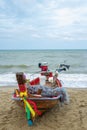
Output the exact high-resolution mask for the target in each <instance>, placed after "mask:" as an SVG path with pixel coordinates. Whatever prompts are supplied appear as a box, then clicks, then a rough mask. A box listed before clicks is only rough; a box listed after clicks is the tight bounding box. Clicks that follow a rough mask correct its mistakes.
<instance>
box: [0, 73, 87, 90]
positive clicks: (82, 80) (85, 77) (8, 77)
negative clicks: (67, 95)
mask: <svg viewBox="0 0 87 130" xmlns="http://www.w3.org/2000/svg"><path fill="white" fill-rule="evenodd" d="M25 75H26V78H27V79H30V80H32V79H34V78H35V77H38V76H39V77H40V74H32V73H25ZM40 78H41V83H44V82H45V77H43V76H42V77H40ZM59 79H60V80H61V81H62V83H63V86H64V87H67V88H87V74H60V75H59ZM9 85H10V86H15V85H17V81H16V76H15V73H6V74H0V86H9Z"/></svg>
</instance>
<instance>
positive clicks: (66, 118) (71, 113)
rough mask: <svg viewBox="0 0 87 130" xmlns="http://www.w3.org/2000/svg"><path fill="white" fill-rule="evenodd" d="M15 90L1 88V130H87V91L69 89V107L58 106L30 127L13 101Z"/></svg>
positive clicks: (22, 112) (23, 113)
mask: <svg viewBox="0 0 87 130" xmlns="http://www.w3.org/2000/svg"><path fill="white" fill-rule="evenodd" d="M13 90H14V88H6V87H5V88H0V130H30V129H32V130H87V89H67V91H68V93H69V95H70V103H69V105H64V104H62V106H59V105H56V106H55V107H54V108H53V109H52V110H50V111H48V112H46V113H45V114H44V115H43V116H42V117H39V118H37V119H36V120H35V122H34V125H33V126H32V128H31V127H29V126H28V124H27V120H26V118H25V112H24V111H23V110H22V109H21V108H20V107H19V106H18V105H17V104H16V103H15V102H14V101H13V100H12V99H11V95H12V92H13Z"/></svg>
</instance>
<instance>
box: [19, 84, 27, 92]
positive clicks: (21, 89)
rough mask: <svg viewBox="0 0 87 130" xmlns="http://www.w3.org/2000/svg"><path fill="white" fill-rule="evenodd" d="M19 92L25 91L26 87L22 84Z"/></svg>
mask: <svg viewBox="0 0 87 130" xmlns="http://www.w3.org/2000/svg"><path fill="white" fill-rule="evenodd" d="M19 89H20V92H25V91H26V86H25V85H24V84H21V85H19Z"/></svg>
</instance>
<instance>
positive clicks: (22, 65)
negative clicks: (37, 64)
mask: <svg viewBox="0 0 87 130" xmlns="http://www.w3.org/2000/svg"><path fill="white" fill-rule="evenodd" d="M29 67H31V66H29V65H25V64H20V65H0V68H2V69H8V68H29Z"/></svg>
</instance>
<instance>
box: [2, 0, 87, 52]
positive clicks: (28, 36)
mask: <svg viewBox="0 0 87 130" xmlns="http://www.w3.org/2000/svg"><path fill="white" fill-rule="evenodd" d="M2 49H87V0H0V50H2Z"/></svg>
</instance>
